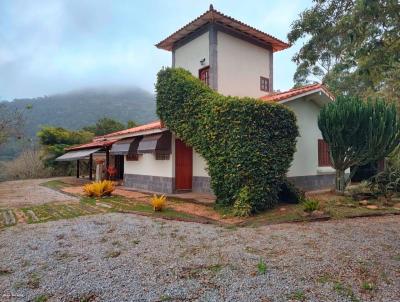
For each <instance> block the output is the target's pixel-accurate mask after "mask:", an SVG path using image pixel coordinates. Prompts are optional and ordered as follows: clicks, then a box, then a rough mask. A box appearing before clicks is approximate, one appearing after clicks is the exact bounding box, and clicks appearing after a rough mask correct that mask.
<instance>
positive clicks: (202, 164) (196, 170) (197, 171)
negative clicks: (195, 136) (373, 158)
mask: <svg viewBox="0 0 400 302" xmlns="http://www.w3.org/2000/svg"><path fill="white" fill-rule="evenodd" d="M206 168H207V162H206V160H205V159H204V158H203V157H202V156H201V155H200V154H199V153H197V152H196V151H195V150H193V176H203V177H209V176H208V173H207V170H206Z"/></svg>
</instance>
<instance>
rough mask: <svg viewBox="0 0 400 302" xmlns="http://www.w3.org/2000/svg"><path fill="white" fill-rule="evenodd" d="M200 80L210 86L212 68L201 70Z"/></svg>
mask: <svg viewBox="0 0 400 302" xmlns="http://www.w3.org/2000/svg"><path fill="white" fill-rule="evenodd" d="M199 79H200V81H202V82H203V83H204V84H206V85H209V81H210V66H207V67H204V68H202V69H200V70H199Z"/></svg>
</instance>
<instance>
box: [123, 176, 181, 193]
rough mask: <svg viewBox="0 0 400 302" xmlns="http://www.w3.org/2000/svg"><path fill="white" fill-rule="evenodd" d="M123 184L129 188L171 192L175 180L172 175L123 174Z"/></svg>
mask: <svg viewBox="0 0 400 302" xmlns="http://www.w3.org/2000/svg"><path fill="white" fill-rule="evenodd" d="M124 185H125V186H126V187H129V188H133V189H138V190H144V191H153V192H161V193H169V194H171V193H173V192H174V189H175V181H174V178H172V177H161V176H150V175H138V174H124Z"/></svg>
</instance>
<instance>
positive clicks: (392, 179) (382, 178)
mask: <svg viewBox="0 0 400 302" xmlns="http://www.w3.org/2000/svg"><path fill="white" fill-rule="evenodd" d="M370 188H371V191H372V192H374V193H375V194H376V195H383V196H384V197H385V198H386V199H387V200H390V199H391V198H392V196H393V194H395V193H398V192H400V169H396V168H392V167H387V168H386V169H385V170H384V171H382V172H379V173H378V174H376V175H375V176H373V177H371V179H370Z"/></svg>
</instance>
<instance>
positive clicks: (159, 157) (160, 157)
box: [156, 153, 169, 160]
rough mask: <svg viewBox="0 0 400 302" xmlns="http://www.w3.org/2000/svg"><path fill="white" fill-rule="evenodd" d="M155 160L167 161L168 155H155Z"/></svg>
mask: <svg viewBox="0 0 400 302" xmlns="http://www.w3.org/2000/svg"><path fill="white" fill-rule="evenodd" d="M156 160H169V154H164V153H156Z"/></svg>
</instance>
